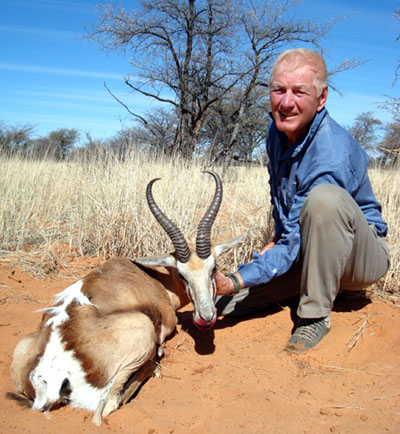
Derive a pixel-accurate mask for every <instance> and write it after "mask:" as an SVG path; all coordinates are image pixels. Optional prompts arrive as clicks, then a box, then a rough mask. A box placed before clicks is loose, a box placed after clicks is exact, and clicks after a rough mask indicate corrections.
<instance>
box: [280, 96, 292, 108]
mask: <svg viewBox="0 0 400 434" xmlns="http://www.w3.org/2000/svg"><path fill="white" fill-rule="evenodd" d="M294 104H295V102H294V98H293V93H292V92H285V94H284V95H283V96H282V99H281V106H282V107H285V108H291V107H294Z"/></svg>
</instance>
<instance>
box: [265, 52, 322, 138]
mask: <svg viewBox="0 0 400 434" xmlns="http://www.w3.org/2000/svg"><path fill="white" fill-rule="evenodd" d="M326 77H327V69H326V65H325V61H324V59H323V58H322V56H321V55H320V54H318V53H317V52H315V51H311V50H307V49H305V48H297V49H292V50H287V51H285V52H283V53H282V54H281V55H280V56H279V57H278V59H277V61H276V62H275V65H274V67H273V69H272V72H271V77H270V100H271V108H272V116H273V118H274V120H275V123H276V126H277V128H278V130H279V131H282V132H283V133H285V134H286V136H287V138H288V146H290V145H292V144H293V143H294V142H295V141H296V140H298V139H300V138H301V137H303V136H304V135H305V134H307V132H308V129H309V127H310V124H311V122H312V120H313V119H314V116H315V114H316V113H317V112H319V111H321V110H322V109H323V107H324V106H325V103H326V99H327V97H328V86H327V84H326V83H325V80H326Z"/></svg>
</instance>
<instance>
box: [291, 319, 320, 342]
mask: <svg viewBox="0 0 400 434" xmlns="http://www.w3.org/2000/svg"><path fill="white" fill-rule="evenodd" d="M323 325H324V320H323V319H319V320H307V319H301V320H300V323H299V326H298V327H297V330H296V332H295V335H296V336H299V337H301V338H305V339H308V340H313V339H315V338H317V337H318V336H319V333H320V331H321V329H322V326H323Z"/></svg>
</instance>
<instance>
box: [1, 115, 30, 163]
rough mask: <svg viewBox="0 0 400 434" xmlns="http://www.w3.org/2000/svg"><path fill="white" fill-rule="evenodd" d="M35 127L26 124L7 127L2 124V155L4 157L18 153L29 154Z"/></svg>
mask: <svg viewBox="0 0 400 434" xmlns="http://www.w3.org/2000/svg"><path fill="white" fill-rule="evenodd" d="M33 131H34V127H33V126H32V125H29V124H26V125H22V126H7V125H6V124H5V123H4V122H3V121H1V122H0V153H1V154H3V155H5V154H6V155H10V154H15V153H17V152H24V153H26V152H28V151H29V150H30V148H31V145H32V134H33Z"/></svg>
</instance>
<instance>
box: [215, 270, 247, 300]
mask: <svg viewBox="0 0 400 434" xmlns="http://www.w3.org/2000/svg"><path fill="white" fill-rule="evenodd" d="M235 275H236V277H237V278H238V280H239V282H240V287H241V288H244V282H243V280H242V277H241V276H240V274H239V273H235ZM214 279H215V284H216V286H217V295H232V294H233V282H232V279H230V278H229V277H226V276H225V275H224V274H222V273H221V272H219V271H217V273H216V274H215V276H214Z"/></svg>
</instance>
